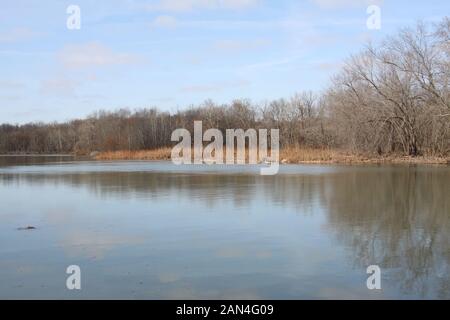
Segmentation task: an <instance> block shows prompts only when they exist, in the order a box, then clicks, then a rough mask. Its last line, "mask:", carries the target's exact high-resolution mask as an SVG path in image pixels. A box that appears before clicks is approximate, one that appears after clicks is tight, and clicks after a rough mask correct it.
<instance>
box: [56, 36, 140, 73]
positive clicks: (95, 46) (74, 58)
mask: <svg viewBox="0 0 450 320" xmlns="http://www.w3.org/2000/svg"><path fill="white" fill-rule="evenodd" d="M58 58H59V60H60V62H61V63H62V64H63V66H64V67H67V68H86V67H101V66H110V65H121V64H132V63H137V62H139V60H140V59H139V58H138V57H137V56H136V55H132V54H128V53H115V52H113V51H112V50H111V49H110V48H108V47H105V46H103V45H102V44H100V43H97V42H91V43H86V44H80V45H68V46H66V47H64V48H63V49H62V51H61V52H59V53H58Z"/></svg>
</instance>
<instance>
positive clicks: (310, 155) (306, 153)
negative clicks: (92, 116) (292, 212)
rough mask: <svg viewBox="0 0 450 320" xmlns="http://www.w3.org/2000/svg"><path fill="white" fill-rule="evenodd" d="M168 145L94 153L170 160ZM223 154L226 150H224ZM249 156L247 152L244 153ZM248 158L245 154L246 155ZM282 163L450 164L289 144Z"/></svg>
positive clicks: (448, 160) (427, 158)
mask: <svg viewBox="0 0 450 320" xmlns="http://www.w3.org/2000/svg"><path fill="white" fill-rule="evenodd" d="M171 150H172V149H171V148H160V149H154V150H140V151H108V152H101V153H100V154H98V155H96V156H95V159H96V160H160V161H161V160H170V159H171ZM224 153H225V152H224ZM247 155H248V153H247ZM247 159H248V157H247ZM280 162H281V163H324V164H325V163H342V164H364V163H410V164H420V163H423V164H450V158H449V157H447V158H444V157H432V156H423V157H408V156H402V155H388V156H375V155H364V154H357V153H352V152H349V151H345V150H338V149H327V148H323V149H316V148H307V147H288V148H283V149H281V150H280Z"/></svg>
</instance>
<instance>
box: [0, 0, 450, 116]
mask: <svg viewBox="0 0 450 320" xmlns="http://www.w3.org/2000/svg"><path fill="white" fill-rule="evenodd" d="M71 5H76V6H78V8H79V9H80V20H79V21H80V24H79V25H80V28H79V29H77V28H75V29H74V28H73V27H71V28H68V25H67V22H68V19H69V22H74V21H77V20H76V18H77V16H76V15H74V14H73V11H70V12H69V13H68V12H67V9H68V7H69V6H71ZM371 5H376V6H378V8H379V9H380V28H379V29H377V28H375V29H374V28H369V27H368V25H367V21H368V19H373V17H374V16H373V11H370V12H369V13H368V11H367V10H368V7H369V6H371ZM449 13H450V1H448V0H427V1H419V0H416V1H406V0H276V1H275V0H70V1H64V0H0V123H5V122H8V123H17V124H22V123H26V122H38V121H44V122H53V121H66V120H70V119H74V118H83V117H85V116H87V115H89V114H91V113H92V112H94V111H97V110H100V109H103V110H117V109H120V108H129V109H130V110H134V109H140V108H149V107H158V108H159V109H161V110H164V111H170V112H176V111H177V110H182V109H184V108H186V107H189V106H190V105H192V104H201V103H202V102H204V101H205V100H207V99H212V100H213V101H215V102H217V103H229V102H231V101H232V100H233V99H241V98H242V99H250V100H251V101H253V102H255V103H261V102H264V101H267V100H272V99H278V98H289V97H290V96H292V95H294V94H295V93H296V92H300V91H303V90H313V91H321V90H324V89H326V88H327V86H328V85H329V83H330V77H331V76H332V75H333V74H335V73H336V72H338V71H339V68H340V67H341V66H342V64H343V62H344V61H345V59H346V58H348V57H349V56H350V55H351V54H354V53H357V52H358V51H359V50H361V49H362V48H363V46H364V45H365V44H367V43H368V42H369V41H372V42H375V43H376V42H377V41H380V40H381V39H383V38H384V37H386V36H387V35H390V34H394V33H395V32H396V31H397V30H399V29H400V28H404V27H408V26H414V24H415V23H416V22H417V21H424V22H429V23H436V22H439V20H441V19H442V18H443V17H445V16H446V15H448V14H449ZM74 18H75V20H73V19H74ZM370 21H373V20H370ZM73 25H74V24H72V25H71V26H73ZM75 25H76V24H75Z"/></svg>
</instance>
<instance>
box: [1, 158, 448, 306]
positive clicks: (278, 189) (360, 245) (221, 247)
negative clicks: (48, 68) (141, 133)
mask: <svg viewBox="0 0 450 320" xmlns="http://www.w3.org/2000/svg"><path fill="white" fill-rule="evenodd" d="M210 168H213V169H208V170H213V171H214V172H209V173H211V174H204V173H203V172H200V171H199V170H200V169H199V168H195V167H188V168H186V167H175V166H173V165H171V164H167V163H146V162H138V163H136V162H122V163H91V162H81V163H76V162H72V163H67V164H61V163H60V164H46V165H37V164H34V165H27V166H16V167H12V166H9V167H2V168H0V198H1V203H0V221H1V223H0V243H1V244H2V245H1V246H0V255H1V257H2V258H1V260H0V283H1V286H0V297H2V298H50V297H53V298H54V297H62V298H72V297H73V298H383V297H384V298H394V297H396V298H420V297H429V298H434V297H440V298H448V297H449V291H448V289H449V277H448V275H447V272H448V271H449V261H450V253H449V238H448V231H449V229H450V227H449V225H450V217H449V215H450V203H449V202H450V194H449V190H450V188H449V187H450V185H449V184H450V170H449V169H448V168H446V167H402V166H389V167H377V166H373V167H364V166H356V167H343V166H339V167H333V166H282V172H281V174H280V175H277V176H275V177H261V176H259V175H255V174H252V172H251V170H254V168H246V167H245V168H242V167H237V166H236V167H232V168H231V169H229V168H228V167H227V168H218V167H215V168H214V167H210ZM242 169H244V170H246V172H245V174H237V173H238V172H239V171H240V170H241V171H242ZM212 173H213V174H212ZM27 225H34V226H37V227H38V229H37V230H34V231H17V230H16V228H17V227H21V226H27ZM70 264H78V265H80V266H81V268H82V276H83V278H82V281H83V283H82V290H81V291H80V292H71V291H67V290H66V289H65V279H66V274H65V268H66V267H67V266H68V265H70ZM369 264H379V265H380V266H381V267H382V269H383V270H385V272H384V273H383V281H382V286H383V291H382V292H378V293H376V292H369V291H368V290H367V289H366V279H367V275H366V273H365V267H366V266H367V265H369Z"/></svg>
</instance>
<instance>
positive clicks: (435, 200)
mask: <svg viewBox="0 0 450 320" xmlns="http://www.w3.org/2000/svg"><path fill="white" fill-rule="evenodd" d="M0 177H1V180H0V181H1V183H3V184H4V185H8V184H20V183H27V184H37V185H40V184H54V185H55V186H57V185H58V184H63V185H70V186H73V187H77V188H78V187H87V188H89V190H90V191H91V192H93V193H95V194H97V195H98V196H101V197H108V196H111V197H125V198H127V197H132V196H133V197H134V196H136V197H143V198H144V197H145V199H150V200H151V199H158V198H164V197H171V199H172V198H173V196H174V195H176V196H177V197H180V198H182V199H189V201H201V202H202V203H203V204H207V205H208V206H209V207H212V208H214V207H216V206H221V205H222V204H223V203H224V201H225V202H229V201H232V204H233V205H234V206H235V207H245V206H247V205H249V204H250V203H251V202H252V201H260V202H263V203H264V202H270V205H271V206H272V207H273V206H275V207H276V206H280V207H290V208H294V209H295V210H296V211H297V212H299V213H302V214H313V213H314V212H315V210H317V209H318V208H319V207H320V208H322V209H323V210H324V211H325V214H326V215H327V219H328V225H329V226H330V229H331V230H332V232H334V233H335V234H336V235H337V237H338V239H339V240H340V241H341V242H342V243H344V244H345V245H347V246H349V247H350V248H351V249H352V250H351V252H352V257H353V258H354V261H355V264H356V265H357V266H358V267H361V268H363V269H365V268H366V267H367V266H368V265H371V264H378V265H380V267H382V269H383V268H385V270H386V269H390V270H391V272H390V273H389V279H388V281H389V280H391V281H393V282H394V283H397V282H398V283H399V284H400V286H401V289H402V290H404V291H405V293H408V292H413V293H419V294H421V295H423V296H428V297H433V296H437V297H440V298H448V297H449V295H450V275H449V274H450V241H449V240H450V239H449V231H450V170H448V168H444V167H435V168H433V167H400V166H399V167H380V168H377V167H367V168H366V167H352V169H351V170H347V169H346V170H340V171H338V172H336V173H334V174H323V175H320V174H319V175H278V176H275V177H261V176H255V175H232V174H222V175H219V174H183V173H142V172H129V173H126V172H121V173H118V172H115V173H106V172H105V173H89V174H87V173H86V174H51V175H27V174H19V175H10V174H2V175H1V176H0Z"/></svg>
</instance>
